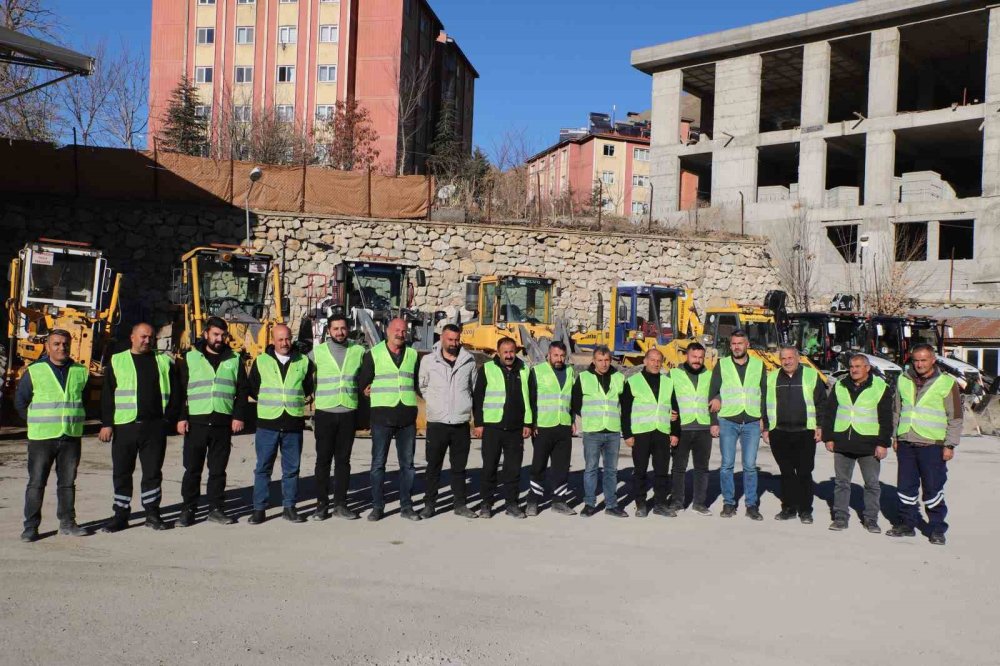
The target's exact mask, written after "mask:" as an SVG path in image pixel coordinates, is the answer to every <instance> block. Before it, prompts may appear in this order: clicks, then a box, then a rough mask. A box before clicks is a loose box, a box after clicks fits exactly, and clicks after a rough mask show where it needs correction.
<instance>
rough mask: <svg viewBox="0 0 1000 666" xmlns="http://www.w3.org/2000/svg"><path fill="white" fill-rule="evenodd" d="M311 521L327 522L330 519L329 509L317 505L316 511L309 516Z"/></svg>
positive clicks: (323, 505) (325, 506) (322, 505)
mask: <svg viewBox="0 0 1000 666" xmlns="http://www.w3.org/2000/svg"><path fill="white" fill-rule="evenodd" d="M310 518H311V519H312V520H320V521H323V520H329V519H330V507H328V506H327V505H325V504H319V505H317V506H316V510H315V511H313V515H312V516H310Z"/></svg>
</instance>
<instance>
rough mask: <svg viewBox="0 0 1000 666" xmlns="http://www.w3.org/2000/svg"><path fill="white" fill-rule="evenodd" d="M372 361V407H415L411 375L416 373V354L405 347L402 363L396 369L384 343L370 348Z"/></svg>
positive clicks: (415, 401) (415, 395)
mask: <svg viewBox="0 0 1000 666" xmlns="http://www.w3.org/2000/svg"><path fill="white" fill-rule="evenodd" d="M372 361H374V364H375V378H374V379H373V380H372V390H371V403H372V407H395V406H396V405H398V404H399V403H403V404H404V405H406V406H407V407H416V406H417V393H416V391H415V390H414V388H413V375H414V373H415V372H416V371H417V352H416V351H414V350H413V348H412V347H406V349H405V350H404V352H403V363H402V364H401V365H400V366H399V367H396V364H395V363H393V361H392V356H391V355H390V354H389V348H388V347H387V346H386V344H385V342H380V343H378V344H377V345H375V346H374V347H372Z"/></svg>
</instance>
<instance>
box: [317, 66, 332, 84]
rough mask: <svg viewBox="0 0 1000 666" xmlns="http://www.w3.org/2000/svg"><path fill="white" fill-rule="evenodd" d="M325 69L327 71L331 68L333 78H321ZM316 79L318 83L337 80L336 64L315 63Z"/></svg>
mask: <svg viewBox="0 0 1000 666" xmlns="http://www.w3.org/2000/svg"><path fill="white" fill-rule="evenodd" d="M324 70H326V71H327V73H328V74H329V72H330V71H331V70H332V72H333V78H326V79H324V78H323V71H324ZM316 81H317V82H318V83H336V82H337V66H336V65H316Z"/></svg>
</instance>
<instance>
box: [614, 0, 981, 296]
mask: <svg viewBox="0 0 1000 666" xmlns="http://www.w3.org/2000/svg"><path fill="white" fill-rule="evenodd" d="M632 64H633V66H634V67H636V68H638V69H639V70H641V71H643V72H646V73H648V74H650V75H651V76H652V116H651V120H652V127H653V132H652V140H651V151H652V161H651V180H652V183H653V186H654V195H653V206H654V211H656V213H657V217H658V218H660V219H661V220H662V221H663V222H665V223H667V224H674V225H683V224H685V223H686V221H690V220H691V218H692V216H691V213H690V211H685V210H683V209H684V208H685V195H684V187H683V182H684V181H683V177H682V174H683V173H684V172H693V173H696V174H697V175H698V177H699V189H700V190H702V191H703V192H704V198H705V202H704V204H705V207H704V208H702V209H700V210H699V211H697V213H698V216H697V217H696V218H695V219H696V220H698V221H699V222H700V223H701V224H702V228H707V226H708V225H709V223H714V224H716V225H717V226H718V227H721V228H724V229H727V230H729V231H736V232H740V231H745V232H746V233H751V234H760V235H767V236H770V237H771V238H772V240H773V241H774V244H776V245H780V244H781V243H784V244H787V245H789V248H788V249H790V250H792V251H794V252H798V253H801V254H800V256H799V261H802V262H808V263H809V264H810V265H811V266H813V267H814V268H815V271H816V276H815V277H816V280H815V284H816V288H817V291H818V292H821V293H823V294H826V295H830V294H833V293H836V292H854V291H857V290H859V288H860V290H862V291H868V292H871V291H872V288H873V287H874V288H875V289H878V288H879V285H881V287H882V288H883V289H885V287H886V285H887V284H888V285H891V284H892V283H891V282H889V276H888V274H887V271H902V272H903V273H904V274H905V275H906V276H907V277H906V280H904V281H903V284H904V285H905V288H906V290H907V291H908V294H907V297H908V298H912V299H914V300H916V301H919V302H920V303H924V304H926V305H928V306H933V305H935V304H942V305H943V304H963V303H966V304H973V305H980V306H981V305H983V304H989V303H997V302H1000V209H997V208H996V206H994V205H993V203H992V202H993V201H994V198H995V197H996V196H997V195H1000V113H998V111H1000V9H998V8H994V7H993V3H991V2H987V1H986V0H891V1H890V0H864V1H862V2H854V3H851V4H846V5H841V6H837V7H831V8H829V9H822V10H818V11H813V12H809V13H806V14H800V15H797V16H791V17H788V18H782V19H778V20H775V21H769V22H765V23H759V24H756V25H751V26H746V27H741V28H736V29H733V30H726V31H722V32H717V33H713V34H708V35H701V36H698V37H691V38H689V39H682V40H680V41H674V42H669V43H664V44H660V45H657V46H651V47H648V48H641V49H638V50H635V51H633V52H632ZM688 95H692V96H695V97H697V98H698V99H699V100H700V101H701V109H700V116H699V118H698V125H699V127H700V131H701V135H700V137H699V140H698V141H689V140H687V139H686V138H685V137H684V136H680V135H678V134H677V133H675V132H674V131H673V130H672V128H673V127H676V126H678V125H679V124H680V120H681V108H682V100H683V99H684V98H685V97H686V96H688ZM817 305H819V304H817Z"/></svg>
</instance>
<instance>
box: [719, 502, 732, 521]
mask: <svg viewBox="0 0 1000 666" xmlns="http://www.w3.org/2000/svg"><path fill="white" fill-rule="evenodd" d="M735 515H736V505H735V504H723V505H722V513H720V514H719V516H721V517H722V518H732V517H733V516H735Z"/></svg>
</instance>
